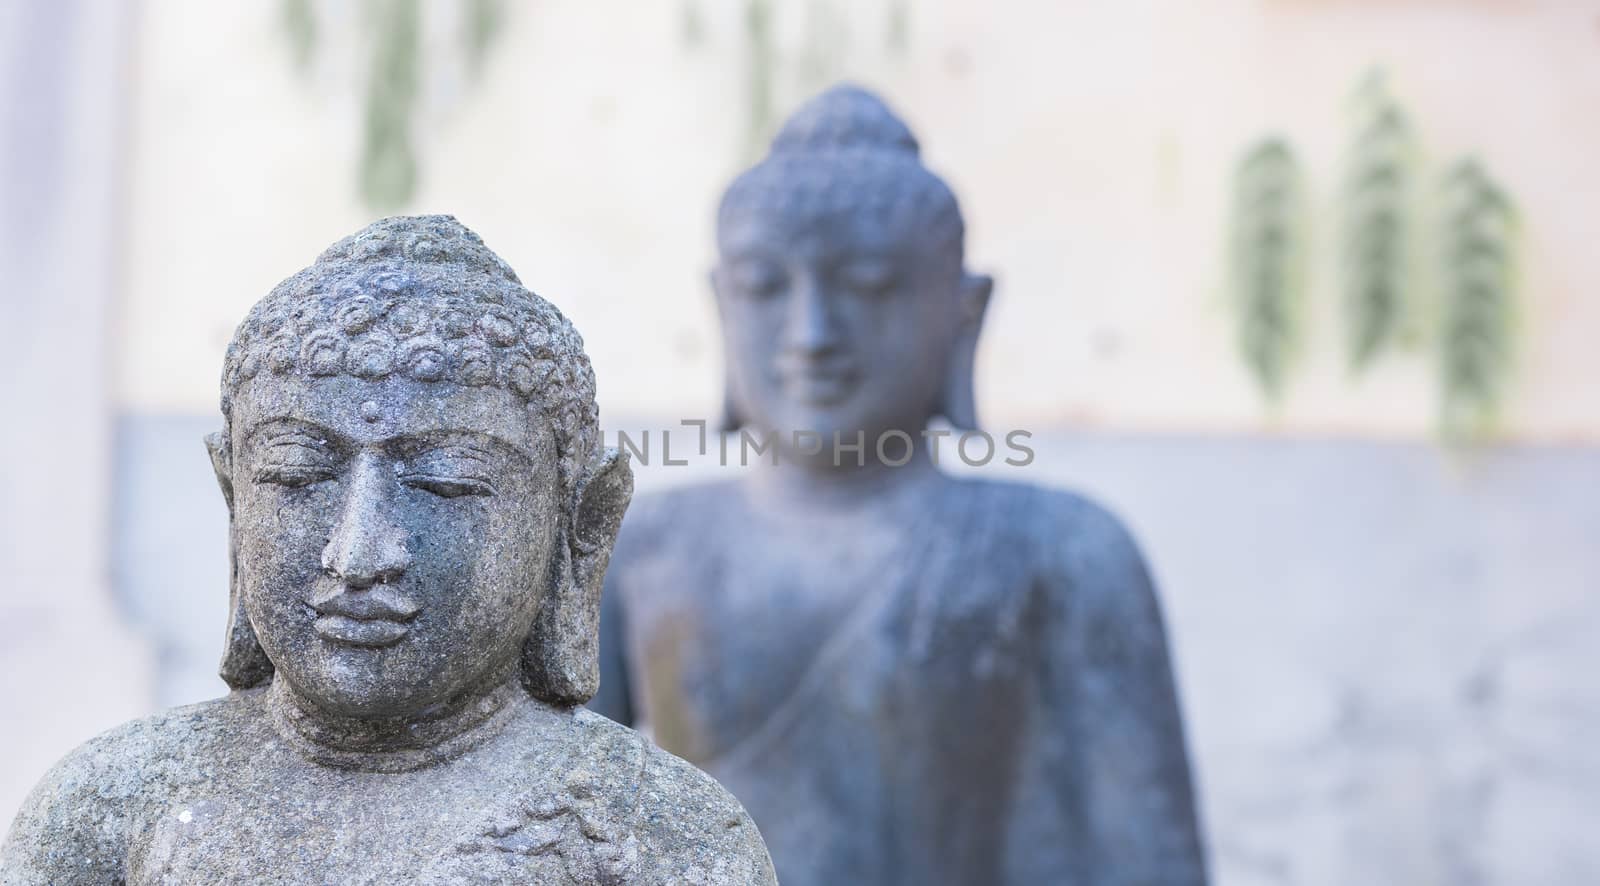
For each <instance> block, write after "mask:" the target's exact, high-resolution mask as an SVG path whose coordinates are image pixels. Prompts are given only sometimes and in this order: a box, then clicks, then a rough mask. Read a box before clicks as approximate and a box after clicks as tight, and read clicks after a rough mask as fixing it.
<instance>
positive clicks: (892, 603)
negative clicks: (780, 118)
mask: <svg viewBox="0 0 1600 886" xmlns="http://www.w3.org/2000/svg"><path fill="white" fill-rule="evenodd" d="M963 230H964V229H963V222H962V217H961V212H960V210H959V208H958V206H957V203H956V199H955V197H954V196H953V195H952V193H951V191H950V189H949V188H948V187H947V186H946V185H945V184H944V183H943V182H942V181H941V180H940V179H939V178H938V177H936V176H935V175H933V174H932V173H931V172H929V171H928V170H927V169H926V168H925V167H924V166H923V164H922V163H921V161H920V159H919V153H918V145H917V141H916V139H915V138H914V137H913V136H912V134H911V132H910V131H909V130H908V129H907V127H906V126H905V125H904V124H903V123H902V122H901V121H900V120H899V119H897V118H896V117H895V116H894V115H893V114H892V113H890V111H889V110H888V109H887V108H886V107H885V106H884V104H883V103H882V102H881V101H880V100H879V99H878V98H876V97H875V96H873V95H872V94H870V93H868V92H866V91H863V90H861V89H859V88H854V87H850V86H841V87H837V88H834V89H831V90H829V91H827V92H825V93H823V94H822V95H820V96H818V97H816V98H814V99H812V100H811V101H810V102H809V103H808V104H806V105H804V106H803V107H801V108H800V109H799V110H798V111H797V112H796V113H795V114H794V116H793V117H792V118H791V119H789V120H788V121H787V123H786V124H785V125H784V126H783V127H782V130H781V131H780V132H779V133H778V135H777V137H776V138H775V140H774V141H773V143H772V147H771V151H770V153H769V154H768V156H767V157H766V158H765V159H764V160H762V161H761V162H760V163H759V164H757V165H756V166H755V167H754V168H752V169H750V170H749V171H747V172H745V173H744V174H743V175H741V176H739V178H738V179H737V180H735V181H734V182H733V184H732V185H731V186H730V187H729V188H728V190H727V193H726V194H725V196H724V197H723V200H722V203H721V207H720V210H719V213H718V217H717V246H718V252H719V258H718V262H717V265H716V267H715V270H714V272H713V274H712V284H713V288H714V290H715V295H716V304H717V307H718V311H719V314H720V318H721V324H722V332H723V345H724V353H725V358H726V366H727V382H728V384H727V411H728V418H727V422H726V424H727V425H728V427H737V428H743V429H744V431H743V433H744V434H745V435H747V436H749V437H750V438H751V439H753V440H754V441H755V443H756V444H757V450H758V452H759V451H760V446H761V445H762V444H766V445H771V446H774V447H775V450H774V451H773V453H772V454H771V459H772V460H769V458H768V456H767V455H765V454H762V455H761V457H759V458H758V459H756V464H755V466H753V467H751V468H749V469H748V470H746V471H743V472H740V474H739V475H738V476H737V477H735V478H732V479H729V480H725V481H723V482H714V483H710V484H705V485H693V486H687V487H681V488H678V489H675V490H672V491H670V492H666V493H664V494H661V495H657V496H645V497H641V499H640V500H639V501H637V502H635V504H634V509H633V510H630V512H629V514H628V517H627V520H626V521H625V523H624V525H623V528H622V532H621V539H620V540H619V542H618V546H617V549H616V555H615V557H614V559H613V560H612V564H611V568H610V571H609V572H608V573H607V576H606V581H607V583H608V585H609V588H608V589H607V591H606V604H605V607H606V612H605V617H604V619H603V628H602V641H601V647H602V673H603V675H604V677H603V680H602V685H601V696H600V697H598V698H596V699H595V700H594V701H593V702H592V703H591V705H590V707H591V708H593V709H596V710H600V711H602V712H604V713H606V714H607V715H609V716H612V717H614V718H616V719H618V720H620V721H621V722H624V723H630V724H638V725H640V726H641V728H648V729H649V730H650V731H652V733H653V735H654V737H655V739H656V740H657V741H659V742H660V743H661V745H662V746H663V747H664V748H667V749H669V750H671V751H672V752H674V753H676V754H679V755H681V756H683V757H685V758H686V759H688V760H690V761H691V762H693V763H695V764H696V765H697V766H700V767H701V768H703V769H705V770H706V771H707V772H709V773H710V774H712V775H713V776H714V777H716V778H717V779H718V780H719V781H720V782H721V783H722V784H723V785H724V786H726V787H728V788H729V789H730V790H731V791H733V793H734V794H735V796H737V797H738V798H739V799H740V800H741V801H742V802H743V804H744V806H745V808H747V809H748V810H750V812H751V815H752V816H753V817H754V819H755V821H756V822H757V824H758V825H759V826H760V828H761V831H762V834H763V835H764V836H765V838H766V842H767V846H768V847H769V848H770V849H771V851H772V857H773V859H774V861H775V863H776V865H777V870H778V873H779V876H780V878H781V879H782V881H783V882H784V883H785V884H787V886H825V884H839V883H852V884H908V886H910V884H916V886H937V884H951V886H955V884H974V883H982V884H990V886H992V884H1029V886H1034V884H1041V883H1051V884H1123V883H1126V884H1161V886H1186V884H1202V883H1204V882H1205V880H1206V872H1205V862H1204V857H1203V853H1202V849H1201V844H1200V840H1199V836H1198V828H1197V821H1196V812H1195V803H1194V797H1193V793H1192V790H1191V785H1190V773H1189V765H1188V761H1187V757H1186V754H1185V747H1184V736H1183V725H1182V719H1181V717H1180V714H1179V708H1178V700H1177V697H1176V692H1175V690H1174V684H1173V677H1172V671H1171V666H1170V663H1169V657H1168V651H1167V643H1166V638H1165V634H1164V629H1163V626H1162V620H1161V615H1160V612H1159V609H1158V606H1157V601H1156V595H1155V591H1154V589H1153V588H1152V586H1151V580H1150V576H1149V573H1148V572H1147V570H1146V567H1145V564H1144V561H1143V559H1142V558H1141V556H1140V553H1139V550H1138V548H1137V547H1136V545H1135V543H1134V541H1133V539H1132V538H1130V536H1129V534H1128V532H1127V530H1126V529H1125V528H1124V527H1123V526H1122V524H1121V523H1119V522H1118V521H1117V519H1116V518H1114V517H1113V516H1111V515H1110V514H1109V513H1107V512H1106V511H1105V510H1103V509H1101V508H1100V507H1098V506H1097V505H1095V504H1094V503H1092V502H1090V501H1087V500H1085V499H1084V498H1081V497H1079V496H1077V495H1073V494H1069V493H1066V492H1059V491H1052V490H1047V489H1040V488H1035V487H1032V486H1027V485H1021V484H1017V483H1008V482H996V481H993V480H988V479H974V478H970V477H966V478H961V477H957V476H952V475H950V474H947V473H945V472H943V471H942V470H940V469H939V468H938V465H937V464H936V460H944V461H947V462H954V460H955V455H954V454H953V449H954V445H955V443H956V441H955V440H954V439H953V438H952V437H950V436H942V435H947V434H950V433H951V431H950V430H949V429H947V428H943V426H942V425H938V424H936V423H935V422H934V420H935V419H936V418H938V417H942V418H943V419H944V420H946V421H947V422H948V424H950V425H953V426H954V428H955V429H956V431H958V432H959V431H960V430H961V429H971V428H973V427H975V414H974V402H973V386H972V373H973V354H974V350H975V347H976V344H977V338H978V332H979V328H980V324H981V322H982V319H983V315H984V309H985V305H986V303H987V301H988V298H989V294H990V288H991V281H990V279H989V278H988V277H985V276H982V275H979V274H974V273H971V272H969V271H968V270H967V269H966V268H965V266H964V258H963ZM819 444H821V445H819ZM740 445H741V446H743V445H745V443H744V442H743V441H742V442H741V444H740ZM941 445H942V446H943V447H944V449H943V451H942V452H937V453H936V448H937V447H940V446H941ZM980 446H981V444H977V443H974V444H973V448H974V449H976V448H980ZM972 457H973V458H974V459H976V457H977V456H976V453H975V452H974V453H973V455H972Z"/></svg>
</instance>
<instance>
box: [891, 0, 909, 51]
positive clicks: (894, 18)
mask: <svg viewBox="0 0 1600 886" xmlns="http://www.w3.org/2000/svg"><path fill="white" fill-rule="evenodd" d="M884 42H885V44H886V45H887V46H888V47H889V51H890V52H893V53H896V54H904V53H905V51H906V49H907V47H909V46H910V45H911V6H910V4H909V3H907V2H906V0H890V2H889V27H888V29H887V30H886V31H885V39H884Z"/></svg>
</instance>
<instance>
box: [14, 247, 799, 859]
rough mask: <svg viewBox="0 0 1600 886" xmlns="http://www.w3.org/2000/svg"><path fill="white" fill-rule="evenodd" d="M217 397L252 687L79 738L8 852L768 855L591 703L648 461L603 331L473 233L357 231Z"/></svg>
mask: <svg viewBox="0 0 1600 886" xmlns="http://www.w3.org/2000/svg"><path fill="white" fill-rule="evenodd" d="M222 406H223V417H224V424H223V430H222V432H220V433H219V434H215V435H212V436H211V437H210V438H208V440H207V444H208V446H209V448H210V450H211V456H212V462H213V466H214V468H215V470H216V475H217V479H218V482H219V484H220V485H221V488H222V492H223V497H224V499H225V500H226V501H227V504H228V507H229V513H230V526H231V529H230V551H231V557H232V580H231V603H230V619H229V625H228V631H227V635H226V642H227V648H226V652H225V655H224V659H223V664H222V675H223V678H224V679H225V680H226V681H227V682H228V683H229V685H230V687H232V689H233V690H234V691H233V692H232V693H231V694H230V695H229V696H227V697H225V698H222V699H219V700H216V701H211V702H205V703H202V704H199V705H194V706H191V707H186V708H178V709H175V710H173V711H170V712H168V713H165V714H162V715H158V716H155V717H152V718H147V719H145V720H141V721H137V722H134V723H132V724H129V725H127V726H124V727H122V728H120V729H117V730H114V731H113V732H111V733H107V734H106V735H103V736H101V737H100V738H97V739H95V740H93V741H91V742H90V743H89V744H87V745H85V746H83V747H81V748H79V749H78V750H77V751H75V752H73V753H72V754H71V755H69V756H68V757H67V759H66V760H65V761H63V762H62V763H60V764H59V765H58V766H57V767H56V768H55V769H54V770H52V772H51V773H50V774H49V775H47V776H46V778H45V780H44V781H43V782H42V783H41V784H40V785H39V786H38V787H37V788H36V789H35V791H34V793H33V795H32V796H31V797H30V799H29V800H28V802H27V803H26V804H25V806H24V808H23V810H22V812H21V814H20V815H19V816H18V817H17V819H16V821H15V823H14V824H13V826H12V829H11V831H10V833H9V834H8V836H7V838H6V841H5V843H4V845H3V846H0V882H4V883H6V884H13V883H16V884H32V883H105V882H128V883H195V882H285V883H300V882H339V883H388V882H397V881H401V880H404V881H407V882H422V883H471V882H492V883H505V882H524V883H561V882H567V883H577V884H598V883H667V882H671V883H686V882H687V883H729V884H748V883H770V882H773V878H772V873H771V868H770V861H769V860H768V859H767V856H766V851H765V849H764V848H763V846H762V843H761V839H760V836H759V835H758V834H757V832H756V830H755V827H754V826H753V825H752V824H751V823H750V821H749V819H748V818H747V817H746V816H745V814H744V812H743V810H742V809H741V808H740V807H739V804H738V803H737V802H736V801H734V800H733V798H732V797H731V796H729V795H728V794H727V793H726V792H725V791H724V790H723V789H721V788H720V787H719V786H717V785H716V784H715V783H714V782H712V781H711V780H710V779H709V778H707V777H706V776H705V775H703V774H701V773H700V772H698V771H696V770H695V769H693V768H692V767H690V766H688V765H687V764H685V763H684V762H683V761H681V760H679V759H677V758H675V757H672V756H670V755H668V754H666V753H664V752H662V751H661V750H660V749H659V748H656V747H654V746H653V745H651V744H650V743H649V742H648V741H646V740H645V739H643V738H642V737H641V736H639V735H637V734H636V733H634V732H632V731H630V730H627V729H624V728H621V727H619V726H617V725H615V724H613V723H609V722H607V721H605V720H604V719H603V718H600V717H597V716H595V715H593V714H590V713H588V712H587V711H584V710H583V709H582V708H580V707H577V705H579V704H581V703H582V702H583V701H585V700H586V699H587V698H588V697H589V696H590V695H591V694H592V693H593V692H594V690H595V686H596V679H597V676H598V667H597V662H596V630H597V625H598V618H599V593H600V589H601V586H602V576H603V574H604V572H605V569H606V564H607V561H608V559H609V556H610V551H611V546H612V543H613V541H614V539H615V536H616V532H617V527H618V524H619V523H620V522H621V519H622V514H623V511H624V510H625V509H626V507H627V504H628V499H629V497H630V495H631V492H632V475H631V472H630V470H629V467H628V463H627V460H626V459H625V458H623V457H622V456H621V455H620V454H619V453H617V452H616V451H615V450H605V449H603V448H602V447H601V446H600V445H599V439H598V431H597V429H596V419H597V410H596V408H595V402H594V375H593V371H592V370H591V368H590V366H589V363H588V359H587V358H586V357H585V356H584V354H583V346H582V341H581V339H580V338H579V337H578V335H577V333H576V332H575V331H574V330H573V329H572V327H571V325H570V324H569V323H568V322H567V321H566V319H565V318H564V317H562V316H561V314H560V313H559V312H558V311H557V310H556V309H555V308H554V307H553V306H551V305H550V304H549V303H548V302H545V301H544V300H542V299H540V298H538V297H537V296H534V295H533V294H532V293H529V292H528V291H527V290H526V289H524V288H523V287H522V286H521V284H520V283H519V282H518V280H517V278H516V275H515V274H513V273H512V272H511V270H510V268H508V267H507V266H506V265H505V264H504V263H503V262H502V261H500V259H499V258H498V257H496V256H495V255H494V254H493V253H492V252H490V251H489V250H488V249H487V248H485V247H484V246H483V244H482V242H481V241H480V240H479V239H478V238H477V236H476V235H475V234H473V233H472V232H470V231H468V230H466V229H465V228H463V227H462V226H461V225H460V224H458V223H457V222H456V221H455V220H454V219H451V218H448V217H421V218H395V219H388V220H385V221H382V222H378V223H375V224H374V225H372V226H369V227H368V228H366V229H365V230H363V231H361V232H359V233H357V234H356V235H354V236H352V237H349V238H347V239H345V240H343V241H341V242H340V243H338V244H335V245H334V246H333V247H332V248H330V249H329V250H328V251H327V252H325V253H324V254H323V255H322V257H321V258H319V259H318V260H317V262H316V263H315V264H313V265H312V266H311V267H309V268H307V269H306V270H304V271H302V272H300V273H299V274H296V275H295V276H293V277H290V278H289V279H288V280H286V281H284V283H282V284H281V285H280V286H279V287H278V288H277V289H275V290H274V291H273V292H272V293H271V294H270V295H268V296H267V298H265V299H263V300H262V301H261V302H260V303H258V304H257V305H256V307H255V308H254V309H253V310H252V311H251V313H250V315H249V316H248V317H247V318H246V319H245V321H244V323H243V324H242V325H241V326H240V328H239V330H238V332H237V333H236V334H235V337H234V341H233V344H232V345H231V346H230V348H229V350H228V355H227V358H226V360H225V365H224V371H223V398H222Z"/></svg>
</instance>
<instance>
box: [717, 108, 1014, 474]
mask: <svg viewBox="0 0 1600 886" xmlns="http://www.w3.org/2000/svg"><path fill="white" fill-rule="evenodd" d="M964 236H965V225H964V223H963V221H962V218H961V209H960V207H959V206H958V205H957V203H956V198H955V195H954V194H952V193H951V191H950V189H949V187H947V186H946V185H945V183H944V182H943V181H941V180H940V179H939V178H938V176H935V175H934V174H933V173H931V172H929V171H928V169H927V168H926V167H925V166H923V165H922V161H921V158H920V156H919V149H918V145H917V140H916V138H915V137H914V136H912V134H911V131H910V130H909V129H908V128H907V127H906V125H905V124H904V123H902V122H901V121H900V120H899V119H898V118H897V117H896V116H895V115H894V114H893V113H891V112H890V110H889V109H888V108H887V107H886V106H885V105H884V103H883V102H882V101H880V100H879V99H878V98H877V97H876V96H874V95H873V94H872V93H870V92H867V91H865V90H863V89H861V88H859V87H855V86H848V85H845V86H836V87H834V88H832V89H830V90H828V91H827V92H824V93H822V94H821V95H819V96H817V97H815V98H813V99H811V100H810V101H809V102H807V103H806V104H805V105H803V106H802V107H801V108H800V109H799V110H798V111H796V112H795V114H794V115H793V116H792V117H790V118H789V120H788V121H787V122H786V123H785V124H784V125H783V127H782V129H781V130H780V131H779V132H778V134H777V136H776V138H774V139H773V142H772V147H771V150H770V152H769V153H768V155H767V156H766V158H765V159H763V160H762V161H761V162H759V163H757V164H756V165H755V166H754V167H753V168H751V169H749V170H748V171H746V172H745V173H743V174H742V175H740V176H739V177H738V178H737V179H735V180H734V182H733V184H732V185H730V186H729V188H728V190H727V193H726V194H725V195H724V196H723V198H722V203H721V206H720V207H719V209H718V213H717V251H718V260H717V264H716V267H715V269H714V270H713V272H712V287H713V289H714V290H715V293H716V299H717V308H718V313H719V316H720V318H721V321H722V331H723V346H724V352H725V355H726V363H727V392H726V404H727V406H726V418H725V420H724V424H725V425H726V426H728V427H730V428H732V427H737V426H740V425H745V424H749V425H753V426H756V427H758V428H761V429H763V430H776V431H778V434H777V438H776V439H777V441H778V445H779V446H780V447H782V446H785V445H788V444H791V443H792V442H793V433H792V432H794V431H804V432H810V433H815V434H819V435H821V437H822V439H824V440H831V439H833V436H832V435H834V434H835V433H837V434H840V435H841V437H842V438H846V439H850V440H854V439H855V438H856V435H857V433H858V432H865V434H866V438H867V439H868V440H869V441H870V440H872V439H875V438H876V437H877V436H878V435H880V434H883V433H884V432H887V431H891V430H900V431H904V432H906V433H908V434H909V435H911V436H912V437H915V436H916V435H917V434H918V433H919V432H920V431H921V430H922V429H923V428H925V427H926V426H927V423H928V421H929V420H930V419H931V418H933V417H934V416H939V415H942V416H944V417H945V418H946V419H947V420H948V421H949V422H950V423H951V424H953V425H955V426H956V427H958V428H963V429H966V428H973V427H975V426H976V421H977V417H976V410H975V408H974V403H973V391H972V369H973V355H974V352H975V350H976V347H977V339H978V332H979V330H980V327H981V325H982V322H983V314H984V309H985V307H986V306H987V304H988V300H989V293H990V290H991V288H992V286H993V281H992V280H991V279H990V278H989V277H987V276H984V275H979V274H973V273H970V272H969V271H968V270H967V269H966V267H965V264H964V256H963V250H964V245H963V240H964ZM869 450H870V444H869Z"/></svg>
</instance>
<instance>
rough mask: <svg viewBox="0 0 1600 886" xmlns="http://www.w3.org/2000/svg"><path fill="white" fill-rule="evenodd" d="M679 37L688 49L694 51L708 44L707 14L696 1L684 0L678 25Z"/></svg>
mask: <svg viewBox="0 0 1600 886" xmlns="http://www.w3.org/2000/svg"><path fill="white" fill-rule="evenodd" d="M678 36H679V38H680V39H681V40H682V41H683V45H684V47H685V48H687V49H694V48H695V47H697V46H700V45H702V44H704V43H705V42H706V17H705V13H704V12H702V11H701V9H700V4H699V3H697V2H695V0H684V3H683V11H682V14H681V17H680V19H679V24H678Z"/></svg>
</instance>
